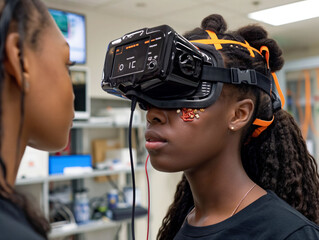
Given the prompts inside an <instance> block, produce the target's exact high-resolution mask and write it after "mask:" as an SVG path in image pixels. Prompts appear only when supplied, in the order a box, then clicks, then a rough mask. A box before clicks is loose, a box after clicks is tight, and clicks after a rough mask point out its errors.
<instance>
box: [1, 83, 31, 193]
mask: <svg viewBox="0 0 319 240" xmlns="http://www.w3.org/2000/svg"><path fill="white" fill-rule="evenodd" d="M4 87H5V89H3V99H4V101H3V105H2V113H3V114H2V126H1V128H2V129H3V130H2V136H1V158H2V160H3V162H4V164H5V166H6V181H7V183H8V184H9V185H10V186H11V187H13V186H14V183H15V179H16V176H17V173H18V169H19V165H20V161H21V158H22V156H23V153H24V150H25V147H26V145H27V140H26V139H27V137H26V136H27V133H26V132H25V131H22V133H21V135H20V134H19V127H20V121H21V113H20V112H21V106H20V105H21V103H20V97H21V93H20V92H19V91H18V90H16V89H15V88H14V87H12V86H9V84H8V82H6V83H5V85H4ZM19 135H20V136H19ZM18 142H19V144H18ZM18 145H19V146H18ZM17 148H19V149H17ZM0 179H1V180H0V181H1V182H0V183H1V185H2V186H3V177H0Z"/></svg>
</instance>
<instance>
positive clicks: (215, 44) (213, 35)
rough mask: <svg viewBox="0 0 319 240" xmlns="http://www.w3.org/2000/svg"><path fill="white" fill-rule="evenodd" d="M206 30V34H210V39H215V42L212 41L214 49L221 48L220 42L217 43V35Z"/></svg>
mask: <svg viewBox="0 0 319 240" xmlns="http://www.w3.org/2000/svg"><path fill="white" fill-rule="evenodd" d="M206 32H207V33H208V35H209V36H210V38H211V40H213V41H216V43H214V46H215V48H216V50H219V49H222V48H223V47H222V45H221V44H220V43H218V40H219V39H218V37H217V35H216V33H214V32H212V31H209V30H206Z"/></svg>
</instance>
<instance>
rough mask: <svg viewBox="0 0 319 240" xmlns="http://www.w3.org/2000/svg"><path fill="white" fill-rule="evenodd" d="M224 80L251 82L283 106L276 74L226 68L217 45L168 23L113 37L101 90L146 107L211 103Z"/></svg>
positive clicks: (174, 106)
mask: <svg viewBox="0 0 319 240" xmlns="http://www.w3.org/2000/svg"><path fill="white" fill-rule="evenodd" d="M224 83H230V84H249V85H252V86H255V87H258V88H260V89H261V90H263V91H264V92H266V93H267V94H269V95H270V96H272V98H273V105H274V108H276V109H278V108H281V102H280V98H279V97H278V95H277V91H276V89H275V87H274V84H273V79H272V78H269V77H267V76H265V75H263V74H261V73H258V72H256V71H255V70H253V69H248V70H240V69H238V68H230V69H229V68H225V67H224V63H223V59H222V57H221V55H220V53H219V52H218V50H216V48H215V47H214V46H212V45H208V44H203V43H200V41H197V42H196V41H194V43H192V42H190V41H188V40H187V39H185V38H184V37H183V36H181V35H179V34H178V33H177V32H175V31H174V30H173V29H172V28H171V27H169V26H167V25H161V26H157V27H154V28H144V29H140V30H137V31H134V32H131V33H128V34H125V35H124V36H123V37H121V38H119V39H116V40H114V41H112V42H111V43H110V44H109V46H108V49H107V53H106V58H105V64H104V70H103V78H102V84H101V85H102V89H103V90H104V91H106V92H108V93H110V94H113V95H116V96H119V97H123V98H127V99H133V98H135V99H137V101H138V102H139V104H140V107H141V108H142V109H144V110H146V109H147V108H148V106H154V107H158V108H167V109H172V108H206V107H208V106H210V105H212V104H213V103H214V102H215V101H216V100H217V99H218V97H219V95H220V93H221V91H222V87H223V84H224Z"/></svg>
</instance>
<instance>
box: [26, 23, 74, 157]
mask: <svg viewBox="0 0 319 240" xmlns="http://www.w3.org/2000/svg"><path fill="white" fill-rule="evenodd" d="M50 22H51V24H50V26H48V27H47V28H46V29H44V30H43V32H41V33H40V39H39V48H38V49H37V50H35V51H34V50H31V49H28V48H26V49H25V56H26V59H27V60H28V61H27V63H28V64H27V67H28V69H29V74H30V76H29V81H30V84H29V85H30V87H29V91H28V93H27V94H26V99H25V102H26V116H25V120H26V121H25V123H26V125H27V126H28V128H27V129H29V133H28V134H29V137H30V138H29V139H30V140H29V143H28V144H29V145H31V146H33V147H37V148H40V149H44V150H47V151H56V150H59V149H61V148H63V147H65V146H66V144H67V142H68V135H69V131H70V128H71V127H72V120H73V118H74V107H73V101H74V94H73V89H72V83H71V80H70V76H69V72H68V64H69V63H70V62H69V46H68V44H67V43H66V41H65V39H64V37H63V36H62V34H61V33H60V31H59V30H58V28H57V26H56V25H55V23H54V22H53V20H52V19H50Z"/></svg>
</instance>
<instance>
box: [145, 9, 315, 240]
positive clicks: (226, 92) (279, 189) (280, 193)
mask: <svg viewBox="0 0 319 240" xmlns="http://www.w3.org/2000/svg"><path fill="white" fill-rule="evenodd" d="M226 29H227V25H226V23H225V21H224V19H223V18H222V17H221V16H220V15H210V16H208V17H206V18H205V19H204V20H203V21H202V24H201V28H196V29H194V30H193V31H190V32H188V33H186V34H185V37H186V38H187V39H188V40H190V41H193V42H194V44H195V43H196V42H197V43H206V44H207V43H208V44H211V46H212V47H213V48H214V49H217V50H218V52H219V54H220V55H221V57H222V59H223V62H224V65H225V68H228V69H229V68H239V69H242V70H244V69H254V70H255V71H256V72H259V73H261V74H263V75H266V76H267V77H268V78H269V81H271V72H275V71H278V70H280V69H281V68H282V66H283V63H284V61H283V58H282V56H281V55H282V51H281V50H280V48H279V47H278V45H277V43H276V42H275V41H274V40H273V39H270V38H268V37H267V32H266V31H265V30H264V29H263V28H262V27H260V26H255V25H251V26H247V27H243V28H240V29H239V30H237V31H233V32H226ZM207 39H209V40H212V41H211V43H209V41H207ZM213 40H214V41H213ZM224 40H227V41H224ZM223 41H224V42H223ZM231 41H233V42H231ZM256 49H258V50H256ZM259 49H260V50H259ZM268 54H269V55H268ZM278 102H279V107H278ZM147 121H148V126H147V131H146V141H147V142H146V147H147V149H148V152H149V154H150V158H151V162H152V165H153V166H154V167H155V168H156V169H158V170H161V171H166V172H177V171H183V172H184V175H183V177H182V180H181V182H180V183H179V184H178V186H177V190H176V193H175V197H174V202H173V203H172V205H171V206H170V208H169V210H168V213H167V215H166V216H165V218H164V220H163V222H162V226H161V228H160V230H159V233H158V236H157V239H159V240H164V239H165V240H167V239H176V240H179V239H183V240H187V239H223V240H224V239H227V240H228V239H236V240H237V239H286V240H288V239H289V240H292V239H319V228H318V226H317V225H316V224H315V223H319V181H318V172H317V165H316V162H315V160H314V158H313V157H312V156H311V155H310V154H309V152H308V151H307V148H306V144H305V141H304V139H303V138H302V135H301V131H300V129H299V127H298V125H297V124H296V122H295V121H294V119H293V118H292V116H290V115H289V114H288V113H287V112H286V111H284V110H283V109H281V108H280V101H279V100H278V99H277V98H275V97H274V96H273V95H272V93H271V92H270V93H269V94H267V93H265V92H264V91H262V90H261V89H260V88H258V87H256V86H252V85H248V84H237V85H234V84H224V86H223V89H222V92H221V94H220V96H219V97H218V99H217V100H216V101H215V102H214V103H213V104H212V105H211V106H209V107H207V108H205V109H179V110H177V111H176V110H166V109H160V108H155V107H150V108H149V109H148V112H147Z"/></svg>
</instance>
